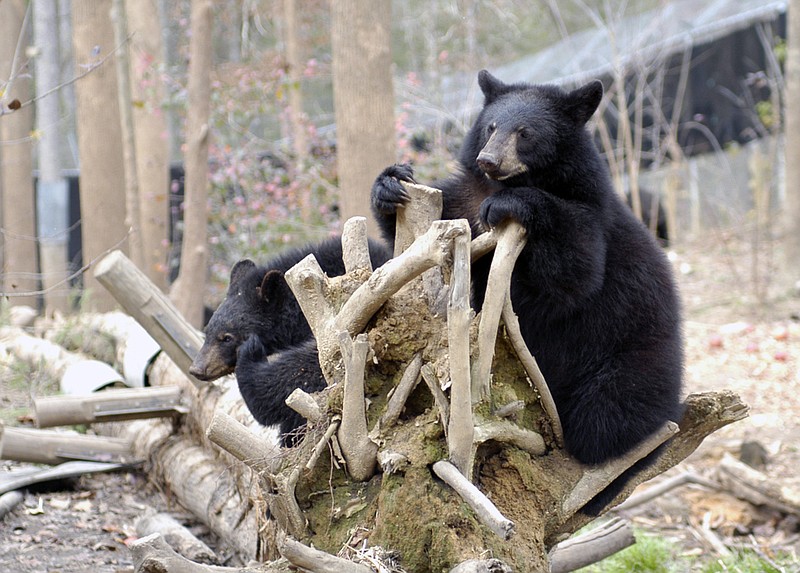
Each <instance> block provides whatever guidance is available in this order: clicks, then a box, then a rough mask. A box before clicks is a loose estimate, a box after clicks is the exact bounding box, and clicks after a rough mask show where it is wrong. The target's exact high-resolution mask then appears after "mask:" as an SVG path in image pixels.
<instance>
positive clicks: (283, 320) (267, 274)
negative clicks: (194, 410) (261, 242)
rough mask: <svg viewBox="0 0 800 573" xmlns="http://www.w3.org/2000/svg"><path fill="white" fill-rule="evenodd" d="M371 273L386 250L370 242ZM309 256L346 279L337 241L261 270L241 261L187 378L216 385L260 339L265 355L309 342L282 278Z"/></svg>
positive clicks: (276, 260) (308, 331)
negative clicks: (250, 342)
mask: <svg viewBox="0 0 800 573" xmlns="http://www.w3.org/2000/svg"><path fill="white" fill-rule="evenodd" d="M369 247H370V258H371V260H372V264H373V267H378V266H380V265H382V264H383V263H384V262H386V261H387V260H388V259H389V257H390V256H391V252H390V251H389V249H388V248H387V247H386V245H384V244H382V243H380V242H377V241H370V244H369ZM310 253H313V254H314V256H315V257H316V259H317V261H318V262H319V265H320V267H321V268H322V270H323V271H325V273H326V274H327V275H328V276H339V275H342V274H344V263H343V262H342V241H341V238H339V237H335V238H331V239H328V240H326V241H323V242H322V243H319V244H316V245H308V246H306V247H302V248H296V249H291V250H289V251H287V252H285V253H283V254H281V255H279V256H277V257H275V258H274V259H272V260H271V261H269V262H268V263H267V264H266V265H264V266H257V265H256V264H255V263H254V262H253V261H251V260H249V259H244V260H241V261H239V262H238V263H236V264H235V265H234V266H233V268H232V269H231V279H230V284H229V286H228V293H227V295H226V297H225V300H224V301H223V302H222V304H221V305H220V306H219V308H217V310H216V311H214V314H213V315H212V316H211V319H210V320H209V321H208V324H207V325H206V327H205V334H206V338H205V341H204V342H203V346H202V348H201V349H200V352H199V353H198V355H197V356H196V357H195V359H194V362H193V363H192V368H191V370H190V372H191V373H192V375H194V376H195V377H197V378H199V379H201V380H215V379H216V378H219V377H220V376H224V375H225V374H230V373H231V372H233V370H234V368H235V367H236V353H237V350H238V348H239V346H240V345H241V344H242V343H243V342H244V341H245V340H246V339H247V338H248V337H250V336H251V335H253V334H255V335H256V336H258V338H259V340H260V342H261V344H262V345H263V346H264V348H265V350H266V352H267V354H272V353H274V352H278V351H280V350H284V349H286V348H289V347H292V346H295V345H297V344H300V343H302V342H304V341H306V340H308V339H309V338H311V329H310V328H309V326H308V322H307V321H306V319H305V316H303V313H302V311H301V310H300V306H299V305H298V303H297V300H296V299H295V298H294V295H293V294H292V291H291V290H290V289H289V285H288V284H287V283H286V279H285V278H284V276H283V273H284V272H285V271H287V270H289V269H290V268H292V267H293V266H294V265H295V264H297V263H298V262H300V261H301V260H302V259H303V258H305V257H306V256H307V255H308V254H310Z"/></svg>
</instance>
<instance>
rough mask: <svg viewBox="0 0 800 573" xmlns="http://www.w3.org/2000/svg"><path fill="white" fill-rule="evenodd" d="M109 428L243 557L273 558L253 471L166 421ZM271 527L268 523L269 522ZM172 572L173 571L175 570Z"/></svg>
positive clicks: (173, 493)
mask: <svg viewBox="0 0 800 573" xmlns="http://www.w3.org/2000/svg"><path fill="white" fill-rule="evenodd" d="M107 429H108V430H112V431H115V432H117V435H119V436H120V437H123V438H125V439H128V440H130V442H131V445H132V447H133V450H134V452H135V453H136V454H137V455H139V456H142V457H146V458H147V459H148V461H149V463H150V464H151V468H152V469H151V477H152V478H153V479H155V480H157V481H158V483H163V484H168V486H169V490H170V494H171V495H172V496H174V498H175V499H176V500H177V501H178V502H179V503H180V505H181V506H183V507H184V508H185V509H186V510H188V511H189V512H190V513H192V515H194V516H195V517H197V518H198V519H199V520H200V521H201V522H202V523H204V524H206V525H207V526H208V527H209V529H211V531H213V532H214V533H215V534H216V535H218V536H219V537H221V538H222V539H225V540H226V541H227V542H228V544H230V546H231V547H232V548H233V549H234V550H236V551H237V552H238V553H239V554H240V555H241V556H242V557H243V558H244V559H263V558H265V557H270V556H274V555H275V554H276V551H275V552H273V553H272V554H271V555H270V554H269V552H268V551H269V548H268V547H264V546H262V545H261V543H260V541H259V532H260V528H261V527H262V526H264V527H265V530H264V531H263V533H264V534H265V535H268V534H269V527H268V526H265V524H264V523H262V522H261V521H259V520H263V519H264V504H263V501H262V502H261V504H259V501H258V500H259V499H260V498H261V493H260V490H259V488H258V484H257V482H256V481H255V480H254V479H253V476H252V474H251V472H250V470H249V469H247V467H246V466H244V465H234V464H237V463H238V462H236V461H235V460H233V458H231V457H230V456H220V455H219V454H218V453H217V452H215V451H214V449H212V448H211V447H210V446H208V445H206V446H205V447H203V446H201V445H200V444H199V443H198V442H197V440H196V438H195V437H194V436H192V435H189V434H188V433H183V434H181V435H175V434H174V432H173V428H172V424H171V423H170V422H169V421H168V420H165V419H163V418H162V419H159V420H134V421H131V422H126V423H124V424H108V425H107ZM267 525H268V524H267ZM169 571H172V570H171V569H170V570H169Z"/></svg>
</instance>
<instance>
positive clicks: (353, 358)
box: [338, 331, 378, 481]
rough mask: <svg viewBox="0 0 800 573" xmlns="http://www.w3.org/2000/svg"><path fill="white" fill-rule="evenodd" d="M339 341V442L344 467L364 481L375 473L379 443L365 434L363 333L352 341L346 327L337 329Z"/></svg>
mask: <svg viewBox="0 0 800 573" xmlns="http://www.w3.org/2000/svg"><path fill="white" fill-rule="evenodd" d="M339 345H340V348H341V351H342V357H343V358H344V367H345V375H344V395H343V397H342V424H341V426H340V428H339V432H338V438H339V445H340V446H341V448H342V455H343V456H344V459H345V461H346V462H347V471H348V473H349V474H350V475H351V476H352V477H353V479H355V480H357V481H365V480H368V479H369V478H371V477H372V475H373V474H374V473H375V464H376V463H377V458H376V455H377V453H378V446H377V445H376V444H375V443H374V442H373V441H372V440H370V439H369V436H368V435H367V413H366V404H365V401H364V371H365V367H366V362H367V353H368V352H369V340H367V335H366V334H363V333H362V334H359V335H358V336H356V339H355V342H354V341H353V340H351V339H350V335H349V334H348V333H347V332H346V331H342V332H340V333H339Z"/></svg>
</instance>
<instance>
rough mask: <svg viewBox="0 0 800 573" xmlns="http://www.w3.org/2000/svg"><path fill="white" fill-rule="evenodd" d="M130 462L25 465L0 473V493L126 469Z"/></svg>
mask: <svg viewBox="0 0 800 573" xmlns="http://www.w3.org/2000/svg"><path fill="white" fill-rule="evenodd" d="M130 467H132V465H131V464H114V463H106V462H64V463H63V464H59V465H57V466H54V467H49V468H44V469H42V468H40V467H25V468H21V469H18V470H12V471H9V472H5V473H4V474H0V493H6V492H10V491H14V490H16V489H22V488H26V487H28V486H30V485H33V484H36V483H45V482H48V481H55V480H62V479H67V478H72V477H78V476H81V475H84V474H89V473H99V472H113V471H116V470H122V469H128V468H130Z"/></svg>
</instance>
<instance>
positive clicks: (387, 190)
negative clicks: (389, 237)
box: [372, 163, 415, 215]
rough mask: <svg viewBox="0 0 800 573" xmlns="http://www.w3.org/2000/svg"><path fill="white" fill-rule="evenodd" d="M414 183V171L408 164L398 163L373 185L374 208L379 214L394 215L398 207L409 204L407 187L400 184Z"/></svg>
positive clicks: (380, 176)
mask: <svg viewBox="0 0 800 573" xmlns="http://www.w3.org/2000/svg"><path fill="white" fill-rule="evenodd" d="M400 181H405V182H407V183H414V182H415V181H414V170H413V169H412V168H411V166H410V165H409V164H407V163H402V164H400V163H397V164H395V165H392V166H391V167H387V168H386V169H384V170H383V171H382V172H381V174H380V175H378V178H377V179H376V180H375V183H373V184H372V207H373V208H374V209H375V210H376V211H377V212H378V213H383V214H386V215H392V214H394V213H396V212H397V207H399V206H400V205H404V204H405V203H406V202H408V200H409V197H408V193H407V192H406V189H405V187H403V185H402V184H401V183H400Z"/></svg>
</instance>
